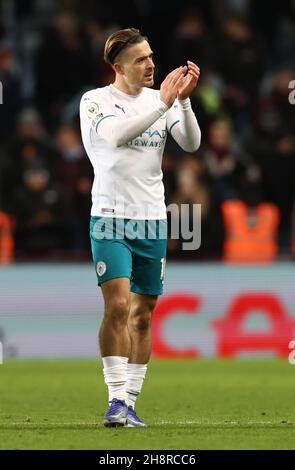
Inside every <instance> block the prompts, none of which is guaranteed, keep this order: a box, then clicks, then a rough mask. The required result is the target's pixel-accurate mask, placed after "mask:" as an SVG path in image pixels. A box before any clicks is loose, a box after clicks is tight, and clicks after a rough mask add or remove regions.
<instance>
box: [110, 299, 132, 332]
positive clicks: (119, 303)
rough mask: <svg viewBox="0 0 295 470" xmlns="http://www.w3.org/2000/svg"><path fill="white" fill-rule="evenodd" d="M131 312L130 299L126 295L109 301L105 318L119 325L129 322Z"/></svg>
mask: <svg viewBox="0 0 295 470" xmlns="http://www.w3.org/2000/svg"><path fill="white" fill-rule="evenodd" d="M128 313H129V301H128V298H126V297H116V298H113V299H112V300H110V301H109V302H108V305H107V307H106V311H105V319H106V320H109V321H111V322H112V323H113V325H117V326H125V325H126V324H127V319H128Z"/></svg>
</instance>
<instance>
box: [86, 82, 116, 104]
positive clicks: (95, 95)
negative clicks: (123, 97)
mask: <svg viewBox="0 0 295 470" xmlns="http://www.w3.org/2000/svg"><path fill="white" fill-rule="evenodd" d="M108 94H109V87H108V86H104V87H101V88H94V89H93V90H88V91H86V92H85V93H84V94H83V95H82V97H81V103H83V102H87V101H97V100H98V99H100V98H102V97H106V96H108Z"/></svg>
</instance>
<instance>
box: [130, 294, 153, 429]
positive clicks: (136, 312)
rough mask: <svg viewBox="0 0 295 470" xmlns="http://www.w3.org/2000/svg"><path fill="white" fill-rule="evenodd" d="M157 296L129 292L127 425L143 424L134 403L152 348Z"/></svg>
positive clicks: (139, 390) (140, 387)
mask: <svg viewBox="0 0 295 470" xmlns="http://www.w3.org/2000/svg"><path fill="white" fill-rule="evenodd" d="M156 302H157V296H150V295H141V294H135V293H133V292H131V301H130V312H129V317H128V330H129V334H130V339H131V351H130V355H129V361H128V365H127V383H126V392H127V404H128V416H127V425H128V426H129V427H134V426H144V422H143V421H141V419H140V418H138V416H137V415H136V413H135V411H134V410H135V403H136V400H137V397H138V395H139V394H140V392H141V389H142V385H143V382H144V379H145V375H146V372H147V363H148V361H149V359H150V355H151V349H152V334H151V325H152V315H153V311H154V308H155V306H156Z"/></svg>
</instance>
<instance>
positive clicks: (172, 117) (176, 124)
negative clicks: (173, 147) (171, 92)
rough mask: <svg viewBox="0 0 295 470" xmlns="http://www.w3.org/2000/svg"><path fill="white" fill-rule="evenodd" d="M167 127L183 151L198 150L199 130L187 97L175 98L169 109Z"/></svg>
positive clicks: (199, 141)
mask: <svg viewBox="0 0 295 470" xmlns="http://www.w3.org/2000/svg"><path fill="white" fill-rule="evenodd" d="M167 129H168V132H169V133H170V134H171V135H172V137H173V139H174V140H175V141H176V142H177V143H178V145H179V146H180V147H181V148H182V149H183V150H184V151H185V152H195V151H196V150H198V148H199V147H200V143H201V130H200V127H199V124H198V121H197V118H196V116H195V113H194V112H193V110H192V107H191V102H190V99H189V98H187V99H186V100H182V101H181V100H176V101H175V103H174V104H173V106H172V107H171V108H170V109H169V111H168V112H167Z"/></svg>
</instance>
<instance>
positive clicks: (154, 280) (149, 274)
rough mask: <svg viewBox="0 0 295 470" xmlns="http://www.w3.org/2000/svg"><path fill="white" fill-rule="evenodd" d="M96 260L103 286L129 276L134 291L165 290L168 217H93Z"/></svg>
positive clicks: (93, 247)
mask: <svg viewBox="0 0 295 470" xmlns="http://www.w3.org/2000/svg"><path fill="white" fill-rule="evenodd" d="M90 239H91V250H92V257H93V262H94V266H95V270H96V274H97V280H98V285H99V286H100V285H101V284H103V283H104V282H106V281H109V280H110V279H115V278H119V277H127V278H129V279H130V282H131V292H135V293H137V294H142V295H160V294H162V293H163V281H164V272H165V262H166V251H167V221H166V220H165V219H163V220H131V219H117V218H112V217H93V216H92V217H91V219H90Z"/></svg>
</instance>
